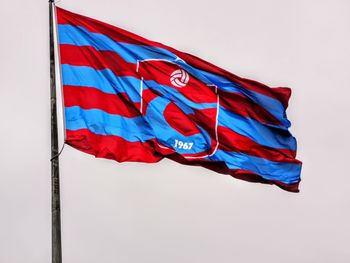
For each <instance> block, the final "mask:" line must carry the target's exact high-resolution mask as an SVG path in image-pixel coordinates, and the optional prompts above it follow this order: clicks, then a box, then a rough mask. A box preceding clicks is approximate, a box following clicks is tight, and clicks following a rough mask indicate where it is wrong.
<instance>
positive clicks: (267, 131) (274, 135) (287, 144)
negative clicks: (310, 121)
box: [219, 107, 296, 150]
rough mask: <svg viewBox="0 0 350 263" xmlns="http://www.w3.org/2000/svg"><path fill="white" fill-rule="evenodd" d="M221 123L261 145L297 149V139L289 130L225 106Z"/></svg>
mask: <svg viewBox="0 0 350 263" xmlns="http://www.w3.org/2000/svg"><path fill="white" fill-rule="evenodd" d="M219 125H220V126H224V127H227V128H229V129H231V130H233V131H235V132H237V133H239V134H241V135H244V136H246V137H248V138H250V139H252V140H253V141H255V142H257V143H258V144H261V145H265V146H268V147H272V148H282V149H291V150H296V140H295V138H294V137H293V136H292V135H291V134H290V133H289V132H288V131H286V130H280V129H276V128H274V127H271V126H269V125H265V124H263V123H261V122H258V121H256V120H253V119H250V118H246V117H243V116H241V115H238V114H235V113H233V112H231V111H229V110H227V109H225V108H223V107H220V115H219Z"/></svg>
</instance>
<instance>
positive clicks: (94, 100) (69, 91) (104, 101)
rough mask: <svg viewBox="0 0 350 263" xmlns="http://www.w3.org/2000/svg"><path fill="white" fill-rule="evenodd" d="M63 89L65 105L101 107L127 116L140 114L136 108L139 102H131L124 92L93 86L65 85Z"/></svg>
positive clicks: (106, 110) (87, 107)
mask: <svg viewBox="0 0 350 263" xmlns="http://www.w3.org/2000/svg"><path fill="white" fill-rule="evenodd" d="M63 89H64V105H65V107H72V106H80V107H81V108H83V109H101V110H103V111H105V112H108V113H110V114H116V115H121V116H124V117H127V118H132V117H136V116H141V113H140V112H139V111H138V110H137V109H139V108H140V103H139V102H136V103H132V102H131V101H129V100H128V97H127V95H126V94H125V93H118V94H108V93H104V92H102V91H100V90H98V89H95V88H90V87H81V86H68V85H65V86H64V87H63ZM86 98H89V99H86Z"/></svg>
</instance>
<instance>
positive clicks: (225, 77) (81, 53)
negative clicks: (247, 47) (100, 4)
mask: <svg viewBox="0 0 350 263" xmlns="http://www.w3.org/2000/svg"><path fill="white" fill-rule="evenodd" d="M57 20H58V39H59V48H60V58H61V61H60V62H61V71H62V81H63V93H64V106H65V121H66V142H67V143H68V144H69V145H71V146H72V147H74V148H77V149H79V150H81V151H84V152H86V153H89V154H93V155H95V156H96V157H102V158H109V159H114V160H116V161H118V162H124V161H135V162H148V163H154V162H158V161H159V160H161V159H162V158H164V157H167V158H170V159H172V160H175V161H177V162H180V163H183V164H189V165H200V166H203V167H206V168H209V169H212V170H215V171H217V172H220V173H224V174H230V175H232V176H234V177H236V178H239V179H244V180H247V181H252V182H261V183H270V184H276V185H278V186H279V187H281V188H283V189H286V190H289V191H298V184H299V181H300V170H301V162H300V161H298V160H296V158H295V157H296V140H295V138H294V137H293V136H292V135H291V134H290V133H289V131H288V128H289V126H290V122H289V121H288V119H287V117H286V113H285V111H286V108H287V105H288V100H289V97H290V93H291V92H290V89H288V88H270V87H267V86H265V85H263V84H261V83H258V82H256V81H252V80H248V79H244V78H240V77H238V76H236V75H234V74H232V73H230V72H227V71H225V70H223V69H221V68H219V67H217V66H214V65H213V64H210V63H209V62H206V61H204V60H202V59H200V58H197V57H195V56H193V55H190V54H187V53H183V52H180V51H178V50H175V49H173V48H171V47H168V46H166V45H163V44H160V43H157V42H153V41H150V40H147V39H144V38H142V37H140V36H137V35H135V34H132V33H130V32H127V31H125V30H123V29H120V28H117V27H114V26H111V25H108V24H105V23H103V22H100V21H97V20H94V19H91V18H88V17H85V16H82V15H78V14H74V13H71V12H69V11H66V10H64V9H61V8H57Z"/></svg>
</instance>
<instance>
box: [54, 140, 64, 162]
mask: <svg viewBox="0 0 350 263" xmlns="http://www.w3.org/2000/svg"><path fill="white" fill-rule="evenodd" d="M65 145H66V142H64V143H63V145H62V147H61V150H60V151H59V153H58V154H56V155H55V156H53V157H52V158H51V159H50V162H52V161H53V160H54V159H56V158H58V157H60V155H61V153H62V152H63V149H64V146H65Z"/></svg>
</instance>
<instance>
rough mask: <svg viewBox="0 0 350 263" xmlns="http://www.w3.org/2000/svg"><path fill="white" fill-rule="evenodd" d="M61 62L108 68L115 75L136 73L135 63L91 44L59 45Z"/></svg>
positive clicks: (135, 74) (137, 76)
mask: <svg viewBox="0 0 350 263" xmlns="http://www.w3.org/2000/svg"><path fill="white" fill-rule="evenodd" d="M60 55H61V64H69V65H74V66H89V67H92V68H94V69H97V70H100V69H105V68H108V69H110V70H111V71H112V72H113V73H114V74H115V75H117V76H133V77H136V78H139V75H138V74H137V73H136V64H133V63H128V62H126V61H125V60H124V59H123V58H122V57H120V56H119V55H118V54H117V53H115V52H113V51H105V50H101V51H98V50H96V49H95V48H94V47H91V46H74V45H66V44H62V45H60Z"/></svg>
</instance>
